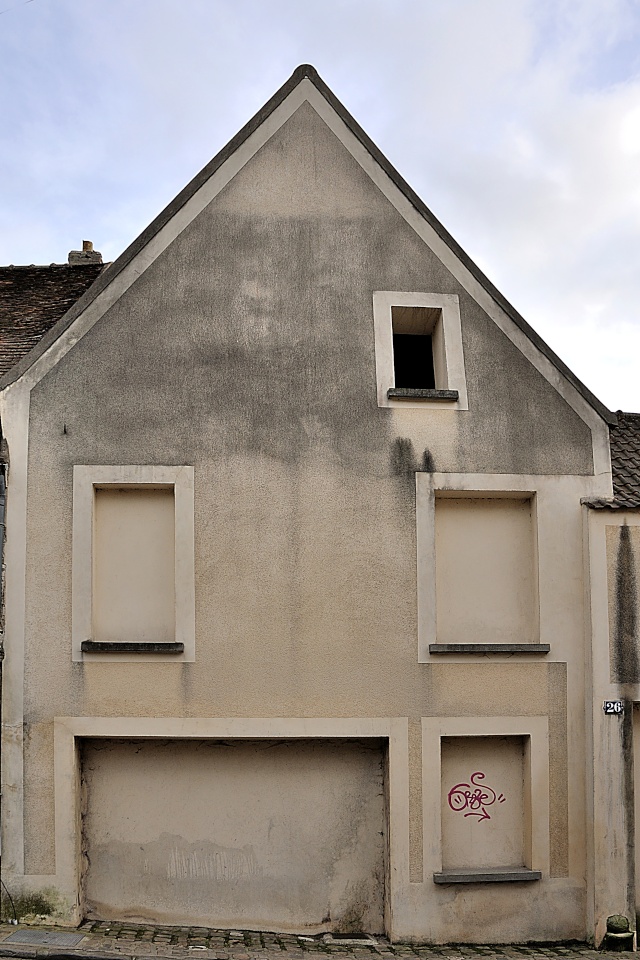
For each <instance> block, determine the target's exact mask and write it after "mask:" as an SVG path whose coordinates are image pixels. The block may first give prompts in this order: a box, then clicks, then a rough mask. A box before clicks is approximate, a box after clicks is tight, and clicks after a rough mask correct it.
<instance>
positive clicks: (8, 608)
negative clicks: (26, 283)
mask: <svg viewBox="0 0 640 960" xmlns="http://www.w3.org/2000/svg"><path fill="white" fill-rule="evenodd" d="M29 403H30V392H29V390H28V389H27V388H26V387H25V385H24V384H22V383H18V384H15V385H12V387H10V388H9V389H7V390H5V391H3V393H2V394H0V418H1V420H2V429H3V432H4V436H5V439H6V441H7V443H8V446H9V450H10V455H11V462H10V466H9V473H8V478H7V499H6V511H5V525H6V547H5V555H4V559H5V570H6V580H5V598H4V602H5V636H4V647H5V658H4V663H3V685H2V686H3V696H2V867H3V871H4V873H5V876H7V875H11V874H17V875H21V874H23V873H24V754H23V744H24V654H25V615H26V576H27V472H28V463H29V455H28V454H29Z"/></svg>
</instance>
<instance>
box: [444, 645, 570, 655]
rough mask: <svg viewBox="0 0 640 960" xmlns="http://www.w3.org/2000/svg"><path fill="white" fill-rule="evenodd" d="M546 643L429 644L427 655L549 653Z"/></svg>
mask: <svg viewBox="0 0 640 960" xmlns="http://www.w3.org/2000/svg"><path fill="white" fill-rule="evenodd" d="M550 650H551V647H550V646H549V644H548V643H430V644H429V653H435V654H447V653H502V654H505V653H549V651H550Z"/></svg>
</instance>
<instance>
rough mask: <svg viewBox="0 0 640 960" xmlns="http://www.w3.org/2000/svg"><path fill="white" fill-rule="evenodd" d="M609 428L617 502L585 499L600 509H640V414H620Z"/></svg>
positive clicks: (619, 411)
mask: <svg viewBox="0 0 640 960" xmlns="http://www.w3.org/2000/svg"><path fill="white" fill-rule="evenodd" d="M616 416H617V418H618V422H617V424H616V425H615V426H611V427H609V437H610V441H611V473H612V475H613V500H603V499H601V498H597V499H593V500H584V501H583V502H584V503H586V504H587V506H589V507H593V508H594V509H596V510H633V509H638V508H639V507H640V413H623V411H622V410H618V411H617V413H616Z"/></svg>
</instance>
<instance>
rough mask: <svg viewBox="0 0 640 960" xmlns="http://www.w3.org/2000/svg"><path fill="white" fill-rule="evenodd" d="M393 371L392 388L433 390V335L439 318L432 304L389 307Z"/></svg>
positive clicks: (435, 378)
mask: <svg viewBox="0 0 640 960" xmlns="http://www.w3.org/2000/svg"><path fill="white" fill-rule="evenodd" d="M391 320H392V325H393V372H394V386H395V387H396V388H409V389H417V390H434V389H435V388H436V387H437V385H438V384H437V380H438V378H437V376H436V369H435V364H434V356H433V335H434V333H435V331H436V327H437V325H438V323H439V322H440V320H441V311H440V310H439V309H437V308H435V307H395V306H394V307H392V308H391Z"/></svg>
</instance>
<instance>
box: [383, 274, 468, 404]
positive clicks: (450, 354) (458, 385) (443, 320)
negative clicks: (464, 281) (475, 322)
mask: <svg viewBox="0 0 640 960" xmlns="http://www.w3.org/2000/svg"><path fill="white" fill-rule="evenodd" d="M392 307H427V308H432V309H433V308H435V309H437V310H440V313H441V316H440V320H439V321H438V322H437V324H436V328H435V330H434V337H433V339H434V351H433V352H434V365H435V366H436V369H438V367H439V368H440V369H441V371H442V373H441V376H440V378H438V379H441V380H442V382H440V383H438V380H436V386H437V388H438V389H439V390H440V391H441V392H442V391H451V390H453V391H457V393H458V398H457V400H452V399H447V398H441V399H419V400H418V399H415V400H411V399H402V400H399V399H394V398H390V397H388V396H387V392H388V391H389V390H390V389H391V388H393V387H394V386H395V379H394V370H393V322H392V316H391V308H392ZM373 321H374V333H375V353H376V381H377V396H378V406H379V407H396V408H397V407H400V408H401V409H424V408H425V407H426V408H427V409H434V410H442V409H446V410H451V409H453V410H468V409H469V403H468V400H467V383H466V378H465V370H464V354H463V350H462V329H461V324H460V302H459V298H458V296H457V295H456V294H441V293H409V292H406V291H397V292H394V291H389V290H376V291H375V292H374V294H373Z"/></svg>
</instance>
